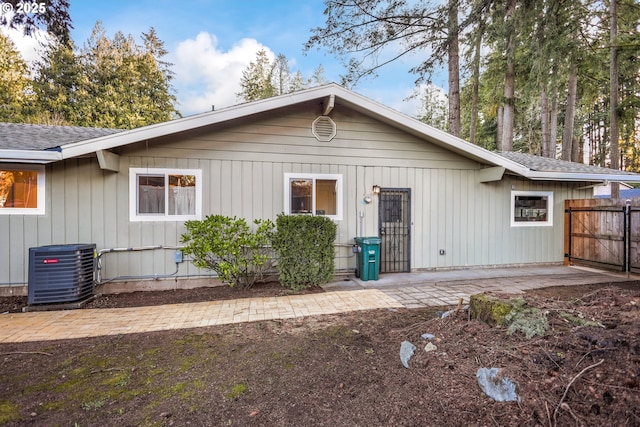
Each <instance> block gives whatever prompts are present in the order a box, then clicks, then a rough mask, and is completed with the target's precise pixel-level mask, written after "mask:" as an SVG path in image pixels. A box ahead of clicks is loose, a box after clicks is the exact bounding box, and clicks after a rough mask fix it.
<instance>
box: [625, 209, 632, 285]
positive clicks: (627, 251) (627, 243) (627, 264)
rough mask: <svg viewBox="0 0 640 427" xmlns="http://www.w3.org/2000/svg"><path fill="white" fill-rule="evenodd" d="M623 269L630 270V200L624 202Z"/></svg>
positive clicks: (628, 271)
mask: <svg viewBox="0 0 640 427" xmlns="http://www.w3.org/2000/svg"><path fill="white" fill-rule="evenodd" d="M624 263H625V268H624V271H626V272H627V275H628V274H629V273H630V272H631V200H628V199H627V201H626V202H625V204H624Z"/></svg>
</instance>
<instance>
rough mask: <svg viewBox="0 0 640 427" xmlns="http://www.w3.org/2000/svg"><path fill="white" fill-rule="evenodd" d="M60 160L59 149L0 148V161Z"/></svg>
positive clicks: (37, 161) (39, 161)
mask: <svg viewBox="0 0 640 427" xmlns="http://www.w3.org/2000/svg"><path fill="white" fill-rule="evenodd" d="M60 160H62V153H60V152H59V151H44V150H42V151H36V150H8V149H0V162H18V163H38V164H45V163H52V162H57V161H60Z"/></svg>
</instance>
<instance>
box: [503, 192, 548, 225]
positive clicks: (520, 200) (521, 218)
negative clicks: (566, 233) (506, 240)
mask: <svg viewBox="0 0 640 427" xmlns="http://www.w3.org/2000/svg"><path fill="white" fill-rule="evenodd" d="M552 225H553V192H551V191H512V192H511V226H512V227H541V226H552Z"/></svg>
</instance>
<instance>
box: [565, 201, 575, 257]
mask: <svg viewBox="0 0 640 427" xmlns="http://www.w3.org/2000/svg"><path fill="white" fill-rule="evenodd" d="M565 204H568V201H566V200H565ZM564 214H565V243H566V247H565V254H564V265H567V266H568V265H571V252H572V247H571V234H572V232H573V227H572V224H573V223H572V214H571V206H569V207H568V209H565V210H564Z"/></svg>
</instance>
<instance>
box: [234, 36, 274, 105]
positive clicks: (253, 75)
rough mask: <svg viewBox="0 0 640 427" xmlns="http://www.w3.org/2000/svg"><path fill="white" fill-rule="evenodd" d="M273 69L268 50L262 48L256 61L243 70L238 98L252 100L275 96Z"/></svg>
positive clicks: (246, 100)
mask: <svg viewBox="0 0 640 427" xmlns="http://www.w3.org/2000/svg"><path fill="white" fill-rule="evenodd" d="M273 69H274V67H273V64H272V63H271V61H270V60H269V57H268V56H267V52H266V51H265V50H264V49H261V50H260V51H259V52H258V53H257V55H256V60H255V62H250V63H249V66H248V67H247V69H246V70H244V71H243V72H242V78H241V79H240V87H241V90H240V92H239V93H238V94H237V96H238V98H239V99H240V100H241V101H244V102H251V101H257V100H258V99H265V98H270V97H272V96H275V95H276V88H275V87H274V85H273V80H272V79H273Z"/></svg>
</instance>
